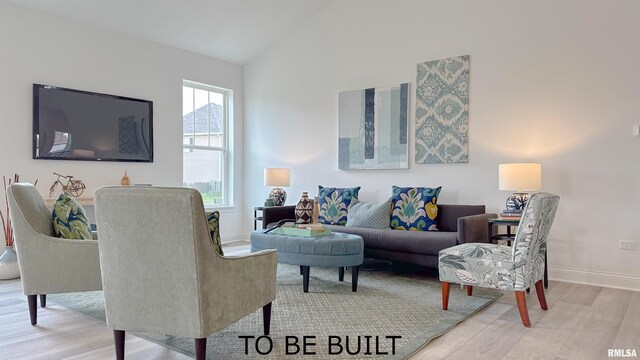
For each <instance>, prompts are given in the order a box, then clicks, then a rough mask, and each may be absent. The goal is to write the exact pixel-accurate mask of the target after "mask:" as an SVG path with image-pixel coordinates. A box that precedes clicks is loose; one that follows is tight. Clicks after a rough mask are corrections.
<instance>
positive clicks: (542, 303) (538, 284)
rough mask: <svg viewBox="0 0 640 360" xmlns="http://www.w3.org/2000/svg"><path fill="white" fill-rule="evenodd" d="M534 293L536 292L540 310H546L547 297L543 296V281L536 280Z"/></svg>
mask: <svg viewBox="0 0 640 360" xmlns="http://www.w3.org/2000/svg"><path fill="white" fill-rule="evenodd" d="M536 294H538V302H539V303H540V307H541V308H542V310H547V299H546V298H545V297H544V283H543V281H542V280H538V282H536Z"/></svg>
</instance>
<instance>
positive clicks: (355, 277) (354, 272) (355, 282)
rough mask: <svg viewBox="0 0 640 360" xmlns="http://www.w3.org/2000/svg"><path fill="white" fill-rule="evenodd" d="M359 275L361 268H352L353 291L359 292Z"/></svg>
mask: <svg viewBox="0 0 640 360" xmlns="http://www.w3.org/2000/svg"><path fill="white" fill-rule="evenodd" d="M358 274H360V266H352V267H351V291H353V292H356V291H358Z"/></svg>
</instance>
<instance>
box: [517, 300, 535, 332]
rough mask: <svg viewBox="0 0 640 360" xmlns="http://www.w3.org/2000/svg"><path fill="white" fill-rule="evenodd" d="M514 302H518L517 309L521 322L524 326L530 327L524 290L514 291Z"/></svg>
mask: <svg viewBox="0 0 640 360" xmlns="http://www.w3.org/2000/svg"><path fill="white" fill-rule="evenodd" d="M516 302H517V303H518V311H519V312H520V319H522V324H523V325H524V326H526V327H531V321H530V320H529V311H527V295H526V294H525V292H524V291H516Z"/></svg>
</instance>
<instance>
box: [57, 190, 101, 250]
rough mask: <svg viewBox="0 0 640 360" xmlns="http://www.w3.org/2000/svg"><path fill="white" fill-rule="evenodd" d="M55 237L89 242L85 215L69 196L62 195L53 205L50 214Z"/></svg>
mask: <svg viewBox="0 0 640 360" xmlns="http://www.w3.org/2000/svg"><path fill="white" fill-rule="evenodd" d="M51 217H52V218H53V230H54V232H55V234H56V236H58V237H61V238H65V239H84V240H91V239H92V237H91V225H90V224H89V220H87V215H86V213H85V212H84V209H83V208H82V205H80V204H78V202H76V201H75V200H74V199H73V198H72V197H71V195H69V194H67V193H62V194H61V195H60V196H59V197H58V200H56V202H55V203H54V204H53V211H52V212H51Z"/></svg>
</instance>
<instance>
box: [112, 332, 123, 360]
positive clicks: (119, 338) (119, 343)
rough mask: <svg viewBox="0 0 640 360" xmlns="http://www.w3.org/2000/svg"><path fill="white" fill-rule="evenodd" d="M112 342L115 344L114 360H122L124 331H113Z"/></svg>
mask: <svg viewBox="0 0 640 360" xmlns="http://www.w3.org/2000/svg"><path fill="white" fill-rule="evenodd" d="M113 340H114V342H115V343H116V360H124V330H113Z"/></svg>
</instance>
